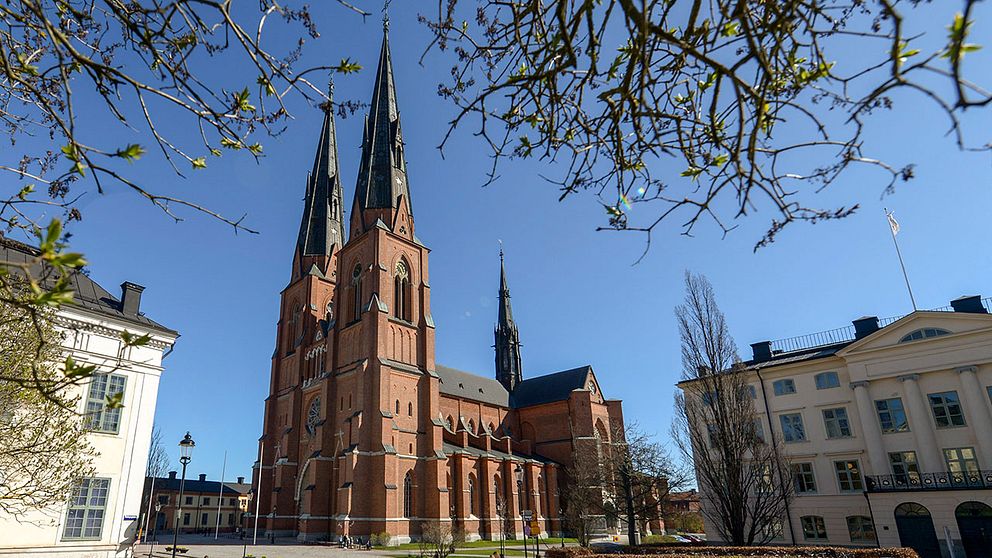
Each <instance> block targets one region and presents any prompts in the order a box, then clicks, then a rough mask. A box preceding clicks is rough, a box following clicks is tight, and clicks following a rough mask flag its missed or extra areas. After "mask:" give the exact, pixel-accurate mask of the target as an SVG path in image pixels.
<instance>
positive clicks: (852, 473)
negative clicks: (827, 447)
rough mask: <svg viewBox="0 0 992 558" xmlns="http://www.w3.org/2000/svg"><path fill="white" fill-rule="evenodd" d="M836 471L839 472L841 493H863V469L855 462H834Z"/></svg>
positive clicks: (838, 481) (838, 479)
mask: <svg viewBox="0 0 992 558" xmlns="http://www.w3.org/2000/svg"><path fill="white" fill-rule="evenodd" d="M834 469H835V470H836V471H837V484H838V485H839V486H840V491H841V492H861V491H862V490H864V485H863V484H862V483H861V468H860V467H858V462H857V461H856V460H855V461H834Z"/></svg>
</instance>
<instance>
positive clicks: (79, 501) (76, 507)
mask: <svg viewBox="0 0 992 558" xmlns="http://www.w3.org/2000/svg"><path fill="white" fill-rule="evenodd" d="M37 256H38V251H37V250H36V249H35V248H33V247H31V246H28V245H26V244H22V243H20V242H16V241H13V240H11V239H7V238H4V237H2V236H0V261H4V262H10V263H12V264H15V265H16V264H21V263H23V264H31V263H32V262H33V261H35V259H36V258H37ZM71 281H72V289H73V291H75V299H74V300H73V302H72V303H71V304H65V305H63V306H62V307H61V308H60V309H59V310H58V313H57V315H56V320H55V326H56V328H57V329H58V330H59V331H60V332H61V333H63V334H64V341H63V345H64V347H65V351H66V354H67V355H71V356H72V358H73V359H75V360H76V361H77V362H80V363H83V364H92V365H96V366H97V373H96V374H95V375H94V376H92V377H91V378H90V379H88V380H87V381H86V382H85V383H83V384H82V385H80V386H79V388H78V389H79V390H80V391H79V394H80V395H81V397H80V399H79V402H78V412H79V415H80V419H79V420H85V421H87V424H88V426H87V428H88V429H89V430H90V432H91V433H90V434H89V435H88V436H87V440H88V442H89V443H90V445H92V446H93V448H94V449H95V450H96V452H97V455H96V456H95V458H94V459H93V467H94V469H95V472H94V474H93V476H92V477H91V478H86V479H83V480H82V481H81V482H80V483H79V485H78V486H77V488H76V492H75V494H74V495H73V496H72V497H71V498H70V499H69V501H67V502H66V503H65V504H64V505H61V506H58V507H56V508H52V509H46V510H38V511H37V512H35V513H32V514H30V516H29V517H25V518H21V519H20V520H18V519H15V518H13V517H8V516H4V515H3V514H0V556H8V555H16V556H18V557H41V556H44V557H45V558H68V557H77V556H85V557H86V558H111V557H116V556H124V555H125V554H126V553H127V549H128V548H129V547H130V546H131V543H132V542H133V541H134V537H135V534H136V532H137V527H138V517H139V515H140V514H141V512H142V509H141V506H140V504H141V483H142V480H143V479H144V476H145V466H146V465H147V459H148V448H149V446H150V445H151V433H152V419H153V418H154V416H155V403H156V399H157V397H158V384H159V378H160V376H161V375H162V372H163V368H162V359H163V353H165V352H166V351H168V350H171V349H172V346H173V344H174V343H175V342H176V338H177V337H178V336H179V334H178V333H176V332H175V331H173V330H171V329H169V328H167V327H165V326H163V325H161V324H158V323H156V322H154V321H152V320H151V319H149V318H148V317H146V316H145V315H144V314H143V313H142V312H141V308H140V305H141V293H142V291H143V290H144V287H142V286H140V285H136V284H134V283H123V284H122V285H121V296H120V298H118V297H115V296H113V295H111V294H110V293H109V292H107V291H106V290H105V289H104V288H103V287H101V286H100V285H98V284H97V283H96V282H95V281H93V280H92V279H90V278H89V277H88V276H87V275H85V274H83V273H81V272H77V273H74V274H73V275H72V277H71ZM125 331H127V332H129V333H131V334H134V335H136V336H137V335H149V336H150V341H149V342H148V343H147V344H145V345H142V346H132V347H125V346H123V343H122V340H121V335H122V334H123V333H124V332H125ZM116 393H123V398H122V399H121V405H122V406H121V407H119V408H111V407H109V406H108V405H107V396H112V395H115V394H116Z"/></svg>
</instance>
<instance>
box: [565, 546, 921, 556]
mask: <svg viewBox="0 0 992 558" xmlns="http://www.w3.org/2000/svg"><path fill="white" fill-rule="evenodd" d="M584 556H589V557H593V556H595V557H596V558H600V557H603V558H605V557H608V558H627V557H635V556H636V557H637V558H643V557H644V556H664V557H665V558H695V557H698V556H762V557H764V556H773V557H776V558H919V556H918V555H917V554H916V551H915V550H913V549H911V548H844V547H837V546H696V545H648V546H636V547H631V546H626V547H623V548H622V549H621V550H620V551H619V552H618V553H616V554H601V553H596V552H594V551H592V550H590V549H588V548H581V547H568V548H550V549H548V551H547V558H580V557H584Z"/></svg>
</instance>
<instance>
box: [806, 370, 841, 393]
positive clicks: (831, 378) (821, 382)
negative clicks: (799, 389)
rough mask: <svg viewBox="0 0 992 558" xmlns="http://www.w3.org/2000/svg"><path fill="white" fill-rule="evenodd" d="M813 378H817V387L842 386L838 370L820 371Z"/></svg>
mask: <svg viewBox="0 0 992 558" xmlns="http://www.w3.org/2000/svg"><path fill="white" fill-rule="evenodd" d="M813 379H814V380H816V389H830V388H835V387H840V378H839V377H838V376H837V373H836V372H820V373H819V374H817V375H816V376H813Z"/></svg>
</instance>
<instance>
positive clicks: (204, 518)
mask: <svg viewBox="0 0 992 558" xmlns="http://www.w3.org/2000/svg"><path fill="white" fill-rule="evenodd" d="M208 523H209V521H208V520H207V514H206V512H204V513H202V514H201V515H200V525H206V524H208Z"/></svg>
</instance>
